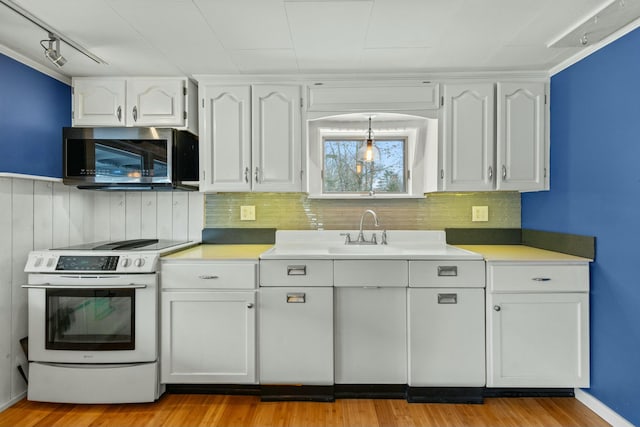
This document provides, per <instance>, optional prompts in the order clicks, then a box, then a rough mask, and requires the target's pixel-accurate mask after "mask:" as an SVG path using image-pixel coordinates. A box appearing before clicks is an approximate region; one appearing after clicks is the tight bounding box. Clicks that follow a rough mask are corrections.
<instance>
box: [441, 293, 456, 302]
mask: <svg viewBox="0 0 640 427" xmlns="http://www.w3.org/2000/svg"><path fill="white" fill-rule="evenodd" d="M457 303H458V294H438V304H457Z"/></svg>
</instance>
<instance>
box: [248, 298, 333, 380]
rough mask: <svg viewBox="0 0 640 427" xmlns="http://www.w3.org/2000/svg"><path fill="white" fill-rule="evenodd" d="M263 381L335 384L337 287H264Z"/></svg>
mask: <svg viewBox="0 0 640 427" xmlns="http://www.w3.org/2000/svg"><path fill="white" fill-rule="evenodd" d="M259 316H260V322H259V323H260V334H259V337H260V338H259V339H260V347H259V348H260V350H259V351H260V357H259V360H260V383H261V384H305V385H333V288H331V287H323V288H320V287H313V288H311V287H283V288H280V287H273V288H260V313H259Z"/></svg>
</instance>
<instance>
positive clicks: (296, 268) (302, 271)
mask: <svg viewBox="0 0 640 427" xmlns="http://www.w3.org/2000/svg"><path fill="white" fill-rule="evenodd" d="M306 275H307V266H306V265H287V276H306Z"/></svg>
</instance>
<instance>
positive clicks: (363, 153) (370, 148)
mask: <svg viewBox="0 0 640 427" xmlns="http://www.w3.org/2000/svg"><path fill="white" fill-rule="evenodd" d="M379 159H380V152H379V150H378V147H375V146H374V145H373V132H372V130H371V117H369V131H368V137H367V140H366V141H365V143H364V144H362V146H361V147H360V148H359V149H358V154H357V160H358V161H360V162H367V163H371V162H375V161H378V160H379Z"/></svg>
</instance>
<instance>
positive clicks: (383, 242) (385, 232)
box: [380, 230, 387, 245]
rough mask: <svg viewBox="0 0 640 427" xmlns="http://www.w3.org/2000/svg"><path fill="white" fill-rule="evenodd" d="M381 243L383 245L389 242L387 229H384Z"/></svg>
mask: <svg viewBox="0 0 640 427" xmlns="http://www.w3.org/2000/svg"><path fill="white" fill-rule="evenodd" d="M380 244H381V245H386V244H387V230H382V237H381V241H380Z"/></svg>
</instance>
